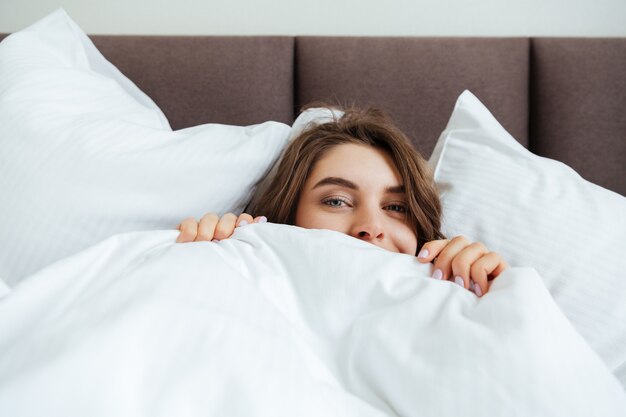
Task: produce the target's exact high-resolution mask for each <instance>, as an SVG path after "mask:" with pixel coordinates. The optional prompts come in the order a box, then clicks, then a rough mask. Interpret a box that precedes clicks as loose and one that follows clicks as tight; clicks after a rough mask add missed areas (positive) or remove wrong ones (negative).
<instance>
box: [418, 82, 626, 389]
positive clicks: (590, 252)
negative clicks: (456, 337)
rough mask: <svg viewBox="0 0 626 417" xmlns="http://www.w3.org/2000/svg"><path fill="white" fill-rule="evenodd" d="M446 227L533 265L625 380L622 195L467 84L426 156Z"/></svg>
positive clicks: (625, 214)
mask: <svg viewBox="0 0 626 417" xmlns="http://www.w3.org/2000/svg"><path fill="white" fill-rule="evenodd" d="M430 164H431V166H432V167H433V169H434V170H435V180H436V182H437V185H438V188H439V190H440V192H441V199H442V203H443V211H444V220H443V232H444V234H446V235H447V236H453V235H458V234H462V235H465V236H467V237H469V238H470V239H472V240H477V241H482V242H484V243H485V244H486V245H487V247H488V248H489V249H490V250H494V251H496V252H499V253H501V254H502V255H503V257H504V258H505V259H506V260H507V261H508V262H509V263H510V264H511V265H514V266H532V267H534V268H536V269H537V271H538V272H539V275H541V276H542V277H543V279H544V281H545V284H546V286H547V287H548V289H549V291H550V293H551V294H552V296H553V297H554V299H555V301H556V302H557V304H558V305H559V306H560V308H561V309H562V310H563V312H564V313H565V315H566V316H567V317H568V318H569V320H570V321H571V322H572V323H573V325H574V326H575V327H576V329H577V330H578V331H579V332H580V333H581V335H582V336H583V337H584V338H585V339H586V340H587V341H588V343H589V344H590V346H591V347H592V348H593V349H594V350H595V351H596V352H597V353H598V354H599V355H600V356H601V357H602V358H603V360H604V361H605V363H606V364H607V366H608V367H609V368H610V369H611V370H612V371H613V372H614V374H615V375H616V376H617V377H618V379H620V382H621V383H622V385H623V386H624V387H625V388H626V245H625V244H624V239H625V236H626V198H624V197H622V196H621V195H618V194H616V193H614V192H612V191H609V190H606V189H604V188H602V187H599V186H597V185H594V184H592V183H590V182H588V181H586V180H584V179H583V178H581V177H580V176H579V175H578V174H577V173H576V172H575V171H574V170H572V169H571V168H569V167H568V166H566V165H565V164H563V163H561V162H558V161H554V160H551V159H548V158H543V157H540V156H537V155H534V154H532V153H531V152H530V151H528V150H527V149H525V148H524V147H523V146H522V145H520V144H519V143H518V142H517V141H516V140H515V139H514V138H513V137H512V136H511V135H510V134H508V133H507V132H506V131H505V130H504V128H503V127H502V126H501V125H500V124H499V123H498V121H497V120H496V119H495V118H494V117H493V116H492V115H491V113H490V112H489V110H487V108H485V106H484V105H483V104H482V103H481V102H480V101H479V100H478V99H477V98H476V97H475V96H474V95H472V94H471V93H470V92H469V91H465V92H463V93H462V94H461V96H460V97H459V99H458V101H457V103H456V106H455V108H454V111H453V113H452V116H451V118H450V121H449V122H448V126H447V127H446V130H445V131H444V132H443V133H442V135H441V137H440V139H439V142H438V143H437V146H436V147H435V150H434V152H433V155H432V156H431V158H430Z"/></svg>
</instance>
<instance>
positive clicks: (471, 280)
mask: <svg viewBox="0 0 626 417" xmlns="http://www.w3.org/2000/svg"><path fill="white" fill-rule="evenodd" d="M474 285H476V284H474V280H473V279H470V288H469V289H470V291H474Z"/></svg>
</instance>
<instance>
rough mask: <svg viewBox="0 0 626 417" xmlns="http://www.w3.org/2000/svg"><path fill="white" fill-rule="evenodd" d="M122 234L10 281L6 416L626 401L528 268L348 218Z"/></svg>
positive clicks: (0, 395) (371, 411)
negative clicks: (201, 237) (217, 235)
mask: <svg viewBox="0 0 626 417" xmlns="http://www.w3.org/2000/svg"><path fill="white" fill-rule="evenodd" d="M177 233H178V232H177V231H156V232H139V233H130V234H124V235H118V236H114V237H112V238H110V239H108V240H106V241H103V242H102V243H100V244H98V245H96V246H94V247H92V248H90V249H88V250H86V251H84V252H82V253H79V254H77V255H75V256H73V257H70V258H67V259H65V260H62V261H60V262H58V263H56V264H54V265H52V266H50V267H48V268H46V269H44V270H42V271H40V272H39V273H37V274H35V275H32V276H31V277H29V278H28V279H26V280H25V281H24V282H22V283H21V284H20V285H18V286H17V287H15V288H14V289H13V290H12V291H11V292H9V293H8V294H7V295H5V296H4V297H2V298H0V416H11V417H19V416H46V417H48V416H81V417H85V416H90V417H94V416H177V417H178V416H220V417H222V416H226V417H230V416H271V417H277V416H290V417H296V416H298V417H300V416H325V417H326V416H567V417H572V416H585V417H588V416H596V417H597V416H624V415H626V395H625V393H624V391H623V389H622V388H621V386H620V385H619V383H618V382H617V380H616V379H615V378H614V376H613V375H612V374H611V373H610V371H609V370H608V369H607V368H606V367H605V365H604V364H603V363H602V361H601V360H600V359H599V358H598V357H597V356H596V354H595V353H594V352H593V351H592V350H591V349H590V348H589V347H588V346H587V344H586V343H585V342H584V340H583V339H582V338H581V337H580V336H579V335H578V334H577V333H576V331H575V330H574V329H573V327H572V326H571V325H570V323H569V322H568V321H567V319H566V318H565V317H564V316H563V314H562V313H561V312H560V311H559V309H558V307H557V306H556V305H555V304H554V302H553V300H552V298H551V297H550V295H549V293H548V292H547V290H546V289H545V287H544V285H543V283H542V281H541V279H540V277H539V276H538V274H537V272H535V270H534V269H530V268H511V269H509V270H508V271H506V272H505V273H504V274H502V275H501V276H500V277H499V278H498V279H497V280H495V281H494V282H493V284H492V286H491V290H490V291H489V293H488V294H486V295H485V296H484V297H482V298H477V297H476V296H475V295H474V294H473V293H471V292H469V291H467V290H465V289H463V288H461V287H459V286H457V285H456V284H454V283H451V282H442V281H436V280H433V279H431V278H429V276H430V273H431V271H430V265H421V264H419V263H418V262H417V261H416V260H415V259H414V258H413V257H412V256H408V255H401V254H394V253H390V252H388V251H385V250H382V249H379V248H377V247H375V246H373V245H370V244H368V243H365V242H361V241H359V240H357V239H353V238H351V237H348V236H345V235H342V234H340V233H336V232H331V231H321V230H305V229H301V228H297V227H291V226H284V225H275V224H259V225H257V224H254V225H250V226H245V227H242V228H239V229H237V230H236V233H235V235H234V236H233V238H231V239H228V240H224V241H221V242H219V243H211V242H198V243H187V244H175V243H174V240H175V239H176V236H177Z"/></svg>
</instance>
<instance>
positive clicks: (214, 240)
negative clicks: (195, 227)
mask: <svg viewBox="0 0 626 417" xmlns="http://www.w3.org/2000/svg"><path fill="white" fill-rule="evenodd" d="M211 242H219V240H217V239H213V240H211Z"/></svg>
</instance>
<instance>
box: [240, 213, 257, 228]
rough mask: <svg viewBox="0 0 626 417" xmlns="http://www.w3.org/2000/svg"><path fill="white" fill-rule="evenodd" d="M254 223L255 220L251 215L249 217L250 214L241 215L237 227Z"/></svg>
mask: <svg viewBox="0 0 626 417" xmlns="http://www.w3.org/2000/svg"><path fill="white" fill-rule="evenodd" d="M253 221H254V219H253V218H252V216H251V215H249V214H248V213H241V214H240V215H239V217H238V218H237V227H241V226H245V225H247V224H250V223H252V222H253Z"/></svg>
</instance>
